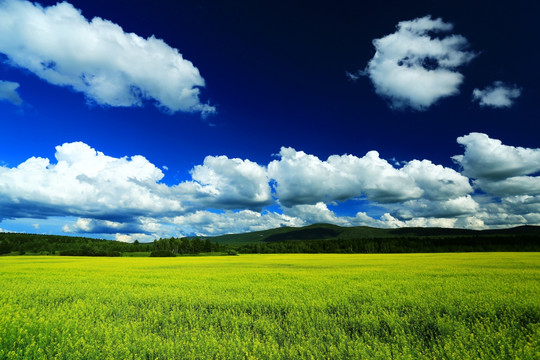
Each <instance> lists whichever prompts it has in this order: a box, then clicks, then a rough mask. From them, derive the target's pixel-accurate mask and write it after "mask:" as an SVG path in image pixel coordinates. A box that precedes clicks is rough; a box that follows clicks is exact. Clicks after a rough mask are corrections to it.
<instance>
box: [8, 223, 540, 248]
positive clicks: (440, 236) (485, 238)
mask: <svg viewBox="0 0 540 360" xmlns="http://www.w3.org/2000/svg"><path fill="white" fill-rule="evenodd" d="M236 251H237V252H240V253H412V252H417V253H418V252H463V251H540V227H538V226H521V227H517V228H512V229H501V230H483V231H476V230H464V229H444V228H400V229H379V228H371V227H340V226H336V225H330V224H314V225H310V226H306V227H301V228H289V227H281V228H277V229H271V230H265V231H257V232H250V233H243V234H232V235H223V236H216V237H207V238H198V237H194V238H168V239H159V240H155V241H153V242H151V243H139V242H138V241H136V242H135V243H124V242H119V241H111V240H99V239H91V238H84V237H71V236H59V235H35V234H20V233H0V255H2V254H43V255H45V254H59V255H81V256H121V255H122V254H124V253H134V252H140V253H143V252H146V253H148V254H150V253H160V254H165V255H166V254H169V255H176V254H178V255H194V254H200V253H235V252H236ZM160 256H161V255H160Z"/></svg>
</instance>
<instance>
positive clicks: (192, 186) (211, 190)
mask: <svg viewBox="0 0 540 360" xmlns="http://www.w3.org/2000/svg"><path fill="white" fill-rule="evenodd" d="M191 177H192V178H193V181H188V182H184V183H181V184H179V185H178V186H177V187H176V190H177V191H178V192H179V193H181V194H182V195H183V196H184V197H185V199H186V201H189V202H190V203H195V204H197V206H198V207H200V206H203V207H214V208H215V207H218V208H222V209H235V208H248V209H258V210H261V209H262V208H263V207H264V206H266V205H269V204H270V203H272V202H273V199H272V194H271V188H270V185H269V183H268V182H269V179H268V176H267V173H266V168H265V167H263V166H260V165H258V164H257V163H254V162H252V161H250V160H242V159H237V158H235V159H229V158H228V157H226V156H207V157H206V158H205V159H204V163H203V164H202V165H197V166H195V167H194V168H193V170H191Z"/></svg>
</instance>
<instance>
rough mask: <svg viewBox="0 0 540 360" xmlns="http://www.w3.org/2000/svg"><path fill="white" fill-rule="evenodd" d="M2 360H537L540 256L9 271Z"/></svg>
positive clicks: (285, 259) (0, 267)
mask: <svg viewBox="0 0 540 360" xmlns="http://www.w3.org/2000/svg"><path fill="white" fill-rule="evenodd" d="M0 285H1V290H0V359H385V360H386V359H477V358H478V359H538V358H539V355H540V324H539V320H540V253H466V254H400V255H307V254H302V255H242V256H237V257H177V258H90V257H86V258H83V257H79V258H76V257H73V258H66V257H54V256H50V257H46V256H41V257H30V256H28V257H26V256H19V257H1V258H0Z"/></svg>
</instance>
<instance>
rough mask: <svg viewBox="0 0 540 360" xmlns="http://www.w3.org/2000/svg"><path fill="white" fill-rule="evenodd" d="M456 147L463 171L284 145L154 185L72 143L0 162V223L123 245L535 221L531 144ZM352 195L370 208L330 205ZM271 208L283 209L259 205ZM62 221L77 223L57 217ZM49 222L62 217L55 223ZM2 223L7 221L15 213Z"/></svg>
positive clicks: (539, 206) (483, 142)
mask: <svg viewBox="0 0 540 360" xmlns="http://www.w3.org/2000/svg"><path fill="white" fill-rule="evenodd" d="M458 142H459V143H460V144H462V145H464V147H465V152H464V154H463V155H459V156H454V160H455V161H456V162H457V163H458V164H460V165H461V166H462V169H463V172H462V173H458V172H457V171H455V170H453V169H450V168H446V167H443V166H441V165H436V164H433V163H432V162H431V161H429V160H421V161H420V160H412V161H409V162H402V163H399V164H397V165H392V164H390V163H389V162H388V161H386V160H384V159H381V158H380V157H379V154H378V153H377V152H376V151H370V152H368V153H367V154H366V155H365V156H363V157H356V156H353V155H332V156H330V157H328V159H327V160H321V159H319V158H318V157H316V156H314V155H309V154H306V153H304V152H302V151H296V150H294V149H292V148H282V149H281V151H280V159H277V160H274V161H272V162H271V163H270V164H268V166H267V167H265V166H262V165H259V164H257V163H255V162H252V161H250V160H247V159H237V158H228V157H226V156H208V157H206V158H205V160H204V162H203V164H201V165H197V166H195V167H194V168H193V169H192V171H191V176H192V179H191V180H189V181H184V182H182V183H180V184H177V185H172V186H168V185H165V184H164V183H161V180H162V179H163V177H164V174H163V172H162V170H160V169H159V168H158V167H156V166H155V165H153V164H152V163H150V162H149V161H148V160H146V159H145V158H144V157H142V156H140V155H136V156H131V157H122V158H115V157H111V156H107V155H105V154H103V153H101V152H99V151H96V150H94V149H93V148H91V147H90V146H88V145H86V144H84V143H81V142H75V143H66V144H63V145H61V146H57V147H56V154H55V158H56V163H52V162H51V161H50V160H49V159H45V158H40V157H32V158H30V159H28V160H26V161H25V162H23V163H21V164H20V165H19V166H17V167H13V168H10V167H6V166H0V219H21V221H23V220H24V221H26V223H27V224H35V223H36V220H35V219H49V220H47V221H48V222H47V226H48V227H49V228H50V226H52V225H54V226H57V227H58V226H59V227H62V225H64V226H63V228H62V229H63V231H65V232H67V233H72V234H85V233H86V234H90V233H91V234H103V235H106V236H108V237H111V236H114V237H115V238H117V239H123V240H129V239H131V240H133V239H134V238H139V239H149V238H157V237H167V236H179V235H191V234H198V235H219V234H223V233H237V232H244V231H255V230H264V229H269V228H274V227H280V226H302V225H308V224H311V223H317V222H327V223H333V224H337V225H343V226H359V225H364V226H376V227H403V226H444V227H466V228H490V227H507V226H515V225H520V224H538V223H539V222H540V182H539V177H536V176H534V173H535V172H537V171H540V149H526V148H520V147H513V146H507V145H503V144H502V143H501V142H500V141H499V140H495V139H491V138H489V137H488V136H487V135H485V134H479V133H471V134H469V135H466V136H463V137H460V138H458ZM402 165H403V166H402ZM396 166H397V167H396ZM399 166H402V167H399ZM465 175H467V176H470V177H471V179H469V178H468V177H467V176H465ZM471 180H472V181H473V184H474V186H475V188H473V187H471V185H470V181H471ZM474 189H481V190H482V191H483V192H478V191H476V192H475V190H474ZM274 198H275V200H274ZM355 198H356V199H360V200H362V201H361V202H359V203H363V204H367V205H366V208H367V209H371V210H368V211H367V212H364V211H358V212H357V213H356V214H355V215H354V216H343V215H338V213H339V209H340V206H342V204H341V203H339V201H345V200H349V199H355ZM275 204H278V205H279V206H281V210H275V209H274V210H273V211H269V210H268V209H269V208H266V206H268V205H275ZM329 204H331V205H333V206H334V207H335V209H338V210H335V211H336V212H334V211H332V210H331V209H329V207H328V205H329ZM350 204H351V203H349V205H350ZM373 205H375V206H373ZM366 208H362V207H360V208H359V210H365V209H366ZM210 209H214V210H213V211H209V210H210ZM265 209H266V210H265ZM381 213H383V215H382V216H381V215H380V214H381ZM374 214H375V215H374ZM70 217H75V218H76V220H69V221H68V220H65V219H66V218H68V219H69V218H70ZM52 219H56V220H55V222H56V224H51V221H52ZM58 219H63V220H62V223H61V224H60V225H58V224H59V220H58ZM7 221H8V222H9V227H13V224H15V222H14V221H16V220H7ZM44 221H45V220H43V221H41V222H39V223H40V224H42V225H44V224H45V222H44ZM4 227H5V226H4Z"/></svg>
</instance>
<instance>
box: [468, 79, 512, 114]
mask: <svg viewBox="0 0 540 360" xmlns="http://www.w3.org/2000/svg"><path fill="white" fill-rule="evenodd" d="M520 95H521V89H519V88H518V87H517V86H515V85H513V86H511V85H507V84H504V83H503V82H502V81H495V82H494V83H493V85H492V86H488V87H487V88H485V89H484V90H480V89H474V90H473V101H478V102H479V104H480V106H490V107H494V108H503V107H511V106H512V105H513V104H514V100H515V99H517V98H518V97H519V96H520Z"/></svg>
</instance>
